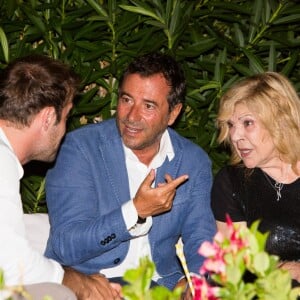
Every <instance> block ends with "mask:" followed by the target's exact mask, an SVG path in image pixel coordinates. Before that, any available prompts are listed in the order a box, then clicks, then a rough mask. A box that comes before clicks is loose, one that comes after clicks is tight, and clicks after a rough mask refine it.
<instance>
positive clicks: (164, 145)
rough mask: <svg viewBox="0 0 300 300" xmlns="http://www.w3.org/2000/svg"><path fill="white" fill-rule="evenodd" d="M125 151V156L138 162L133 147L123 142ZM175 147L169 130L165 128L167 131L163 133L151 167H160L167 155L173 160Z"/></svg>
mask: <svg viewBox="0 0 300 300" xmlns="http://www.w3.org/2000/svg"><path fill="white" fill-rule="evenodd" d="M123 147H124V151H125V156H126V158H127V159H130V160H133V161H136V162H138V161H139V160H138V158H137V156H136V155H135V154H134V153H133V151H132V150H131V149H129V148H128V147H126V146H125V145H124V143H123ZM174 156H175V154H174V149H173V146H172V142H171V138H170V135H169V132H168V130H165V132H164V133H163V134H162V137H161V139H160V145H159V151H158V153H157V154H156V155H155V156H154V157H153V159H152V161H151V163H150V165H149V168H151V169H156V168H158V167H160V166H161V165H162V164H163V162H164V161H165V159H166V157H168V159H169V160H170V161H171V160H172V159H173V158H174Z"/></svg>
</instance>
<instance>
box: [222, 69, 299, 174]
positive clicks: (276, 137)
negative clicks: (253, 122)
mask: <svg viewBox="0 0 300 300" xmlns="http://www.w3.org/2000/svg"><path fill="white" fill-rule="evenodd" d="M239 103H242V104H244V105H246V106H247V107H248V109H249V110H250V111H251V112H252V113H254V114H255V115H256V117H257V118H258V119H259V120H260V122H261V123H262V124H263V126H264V127H265V128H266V130H267V131H268V132H269V133H270V135H271V137H272V139H273V143H274V145H275V147H276V149H277V150H278V152H279V155H280V157H281V159H282V160H284V161H286V162H288V163H291V164H292V168H293V170H294V171H295V170H296V163H297V161H299V160H300V101H299V97H298V95H297V93H296V91H295V89H294V88H293V86H292V84H291V83H290V82H289V80H288V79H287V78H286V77H284V76H283V75H281V74H279V73H276V72H265V73H262V74H257V75H254V76H251V77H248V78H246V79H244V80H242V81H240V82H238V83H237V84H235V85H234V86H232V87H231V88H230V89H229V90H228V91H227V92H226V93H225V94H224V96H223V97H222V98H221V100H220V107H219V112H218V117H217V126H218V128H219V130H220V133H219V137H218V141H219V142H220V143H222V142H225V143H228V144H229V145H230V146H231V150H232V156H231V162H232V163H233V164H237V163H239V162H241V159H240V157H239V156H238V154H237V152H236V151H235V149H234V147H232V144H231V142H230V136H229V127H228V120H229V119H230V118H231V116H232V114H233V112H234V109H235V106H236V105H237V104H239Z"/></svg>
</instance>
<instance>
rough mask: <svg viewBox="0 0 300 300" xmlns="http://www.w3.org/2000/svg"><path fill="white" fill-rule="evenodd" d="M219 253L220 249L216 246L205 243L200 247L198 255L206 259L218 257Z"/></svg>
mask: <svg viewBox="0 0 300 300" xmlns="http://www.w3.org/2000/svg"><path fill="white" fill-rule="evenodd" d="M218 251H219V247H217V246H216V244H214V243H211V242H208V241H205V242H203V243H202V245H201V246H200V248H199V250H198V253H199V254H200V255H202V256H204V257H212V256H214V255H216V254H217V253H218Z"/></svg>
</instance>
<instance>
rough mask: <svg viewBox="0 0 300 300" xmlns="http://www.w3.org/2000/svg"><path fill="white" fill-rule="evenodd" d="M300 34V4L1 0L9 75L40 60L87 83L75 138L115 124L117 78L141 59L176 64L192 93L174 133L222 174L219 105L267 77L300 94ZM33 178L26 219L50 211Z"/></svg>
mask: <svg viewBox="0 0 300 300" xmlns="http://www.w3.org/2000/svg"><path fill="white" fill-rule="evenodd" d="M299 24H300V3H299V1H297V0H294V1H293V0H289V1H287V0H198V1H193V0H137V1H130V0H119V1H117V0H106V1H105V0H40V1H38V0H23V1H22V0H0V43H1V47H0V69H1V68H3V67H5V66H6V64H7V63H8V62H9V61H11V60H13V59H14V58H17V57H20V56H23V55H26V54H29V53H32V52H36V53H44V54H48V55H50V56H52V57H54V58H57V59H60V60H62V61H64V62H66V63H68V64H70V65H71V66H72V67H73V68H74V69H75V71H76V72H77V73H78V74H80V75H81V77H82V87H81V93H80V95H79V96H78V97H77V99H76V103H75V106H74V109H73V111H72V116H71V118H70V121H69V123H68V130H73V129H75V128H77V127H79V126H83V125H84V124H86V123H93V122H99V121H101V120H104V119H107V118H110V117H111V116H113V114H114V109H115V107H116V101H117V88H118V78H119V77H120V74H121V73H122V71H123V69H124V67H125V66H126V65H127V64H128V62H129V61H130V60H131V59H132V58H133V57H135V56H137V55H140V54H143V53H146V52H149V51H162V52H165V53H169V54H172V55H174V56H175V57H176V59H177V60H178V61H179V62H180V63H181V64H182V66H183V69H184V71H185V74H186V78H187V83H188V91H187V98H186V105H185V110H184V112H183V113H182V115H181V118H180V120H178V122H177V123H176V124H175V129H176V130H177V131H178V132H179V133H180V134H182V135H183V136H185V137H187V138H189V139H190V140H192V141H194V142H195V143H197V144H199V145H200V146H201V147H203V148H204V149H205V150H206V151H207V153H208V154H209V156H210V158H211V159H212V162H213V171H214V172H216V171H217V170H218V169H219V168H220V167H221V166H223V165H224V164H225V163H226V162H227V161H228V155H227V152H226V149H224V148H222V147H220V146H219V145H218V144H217V142H216V137H217V131H216V128H215V124H214V120H215V116H216V112H217V108H218V100H219V98H220V96H221V95H222V93H223V92H224V91H225V90H226V89H227V88H228V87H229V86H231V85H232V84H233V83H234V82H235V81H237V80H239V79H241V78H242V77H244V76H248V75H251V74H254V73H258V72H263V71H266V70H272V71H278V72H281V73H283V74H284V75H286V76H287V77H288V78H289V79H290V80H291V81H292V82H293V83H294V85H295V87H296V89H297V90H298V91H299V90H300V80H299V79H300V68H299V66H300V57H299V49H300V48H299V46H300V36H299V33H300V25H299ZM46 167H47V166H46ZM25 170H26V168H25ZM29 175H30V176H29ZM29 175H27V176H25V177H24V179H23V180H22V188H21V193H22V199H23V204H24V209H25V211H26V212H42V211H46V209H47V208H46V205H45V194H44V186H43V184H44V181H43V179H44V174H39V172H37V174H34V173H32V172H31V173H30V174H29Z"/></svg>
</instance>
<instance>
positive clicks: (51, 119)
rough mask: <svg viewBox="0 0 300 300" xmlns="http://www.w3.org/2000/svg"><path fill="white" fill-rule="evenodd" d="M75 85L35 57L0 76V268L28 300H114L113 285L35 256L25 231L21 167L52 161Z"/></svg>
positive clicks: (57, 66) (58, 67)
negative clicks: (24, 288)
mask: <svg viewBox="0 0 300 300" xmlns="http://www.w3.org/2000/svg"><path fill="white" fill-rule="evenodd" d="M78 84H79V78H78V76H77V75H76V74H75V73H74V72H73V71H72V70H71V69H70V68H68V67H67V66H66V65H64V64H63V63H61V62H59V61H56V60H53V59H51V58H49V57H46V56H41V55H31V56H27V57H24V58H21V59H18V60H16V61H15V62H12V63H11V64H9V65H8V66H7V67H6V68H5V69H4V70H2V72H1V74H0V166H1V167H0V201H1V202H0V203H1V209H0V241H1V242H0V244H1V248H0V268H1V269H2V270H3V271H4V278H5V283H6V285H7V286H10V287H11V286H15V285H20V284H25V285H29V291H30V292H32V293H33V296H36V295H40V294H41V293H43V292H44V293H45V294H47V295H48V294H49V293H52V296H53V298H54V299H75V298H76V297H75V295H74V294H73V292H71V291H70V290H69V289H68V288H70V289H72V290H73V291H74V293H75V294H76V296H77V297H78V299H103V300H104V299H105V300H106V299H120V297H119V288H120V287H119V286H117V285H115V284H114V285H111V284H110V283H109V282H108V280H107V279H105V278H104V277H103V276H100V275H99V274H93V275H84V274H81V273H79V272H77V271H75V270H73V269H71V268H63V267H62V266H61V265H60V264H59V263H57V262H56V261H54V260H52V259H49V258H46V257H45V256H43V255H42V254H40V253H39V252H38V251H36V250H35V249H34V248H33V247H32V246H31V245H30V243H29V240H28V236H27V235H26V231H25V225H24V214H23V210H22V202H21V198H20V194H19V188H20V179H21V178H22V176H23V168H22V165H24V164H25V163H27V162H29V161H31V160H41V161H53V160H54V159H55V156H56V153H57V150H58V148H59V145H60V142H61V139H62V137H63V136H64V134H65V131H66V120H67V116H68V113H69V111H70V110H71V108H72V105H73V104H72V100H73V97H74V95H75V93H76V91H77V86H78ZM46 282H47V284H42V283H46ZM61 283H62V284H63V285H61ZM55 284H56V285H55ZM66 286H67V287H68V288H66ZM35 287H36V289H35ZM37 297H38V296H37ZM37 297H34V299H37V300H38V298H37Z"/></svg>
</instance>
